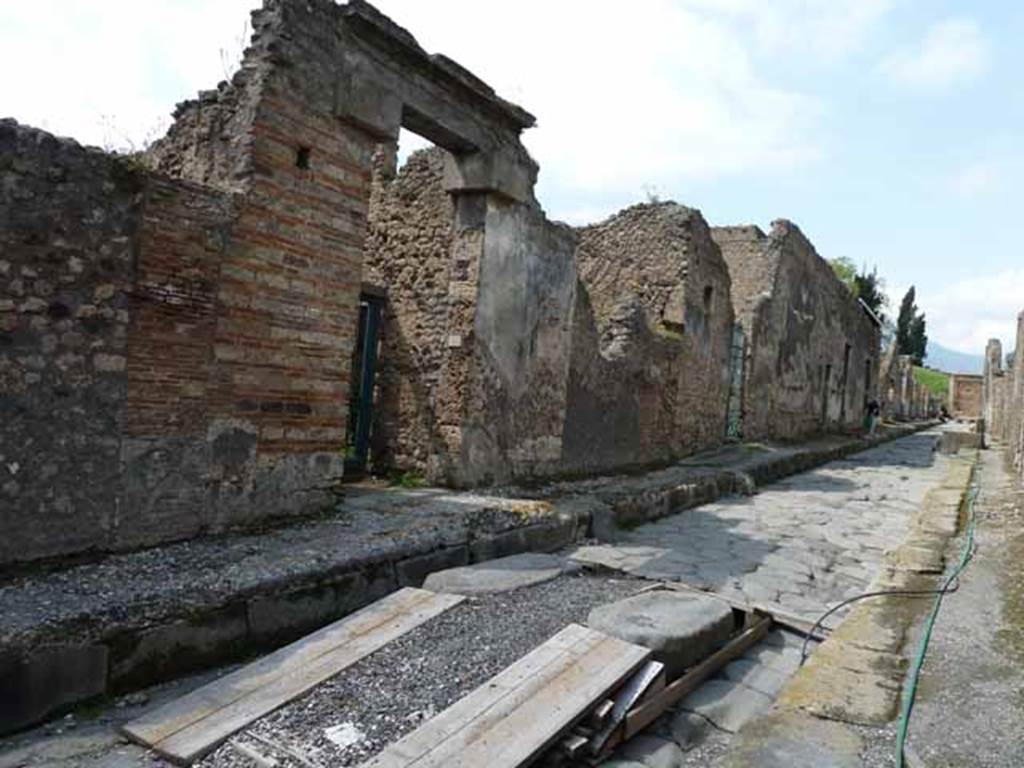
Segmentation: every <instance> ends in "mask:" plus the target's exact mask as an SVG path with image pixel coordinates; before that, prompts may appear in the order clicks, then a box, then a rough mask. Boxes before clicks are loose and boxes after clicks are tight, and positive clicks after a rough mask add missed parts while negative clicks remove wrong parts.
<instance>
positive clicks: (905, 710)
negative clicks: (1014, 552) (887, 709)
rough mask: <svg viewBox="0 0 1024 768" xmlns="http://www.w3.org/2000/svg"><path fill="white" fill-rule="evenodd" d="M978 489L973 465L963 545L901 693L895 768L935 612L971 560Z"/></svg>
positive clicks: (901, 762) (899, 764) (899, 762)
mask: <svg viewBox="0 0 1024 768" xmlns="http://www.w3.org/2000/svg"><path fill="white" fill-rule="evenodd" d="M979 489H980V486H979V482H978V464H977V462H975V464H974V467H973V468H972V469H971V484H970V490H969V491H968V492H967V529H966V534H967V538H966V540H965V541H964V548H963V551H962V552H961V553H960V560H959V561H958V562H957V564H956V567H955V568H953V570H952V571H951V572H950V574H949V576H947V577H946V580H945V581H944V582H943V584H942V589H940V590H938V591H937V593H936V595H935V601H934V603H932V610H931V613H930V614H929V615H928V621H927V623H926V624H925V627H924V634H922V635H921V642H920V644H919V645H918V648H917V655H916V656H915V657H914V663H913V666H912V667H911V671H910V676H909V677H908V678H907V684H906V687H905V688H904V689H903V706H902V708H901V711H900V721H899V727H898V729H897V731H896V768H903V766H904V756H903V750H904V746H905V745H906V742H907V729H908V728H909V727H910V713H911V712H912V711H913V710H914V697H915V696H916V695H917V681H918V678H919V677H920V675H921V667H923V666H924V657H925V655H926V654H927V653H928V643H929V641H930V640H931V637H932V629H934V627H935V620H936V619H937V618H938V615H939V609H940V608H941V607H942V598H944V597H945V596H946V593H947V592H951V591H953V590H951V589H950V585H951V584H952V583H953V582H954V581H955V580H956V578H957V577H958V576H959V575H960V574H961V573H962V572H963V570H964V568H966V567H967V563H969V562H970V560H971V558H972V557H973V556H974V523H975V516H974V502H975V501H976V500H977V498H978V493H979Z"/></svg>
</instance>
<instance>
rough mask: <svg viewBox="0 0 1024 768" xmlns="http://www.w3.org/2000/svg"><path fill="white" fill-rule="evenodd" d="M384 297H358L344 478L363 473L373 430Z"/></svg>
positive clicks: (369, 294)
mask: <svg viewBox="0 0 1024 768" xmlns="http://www.w3.org/2000/svg"><path fill="white" fill-rule="evenodd" d="M383 309H384V297H383V295H382V294H380V293H377V292H373V293H370V292H366V291H364V292H363V293H362V294H361V295H360V297H359V325H358V330H357V333H356V343H355V345H354V346H353V349H352V360H351V363H350V365H351V377H350V378H349V381H350V382H351V389H350V390H349V396H348V434H347V435H346V440H345V475H346V476H350V474H351V475H354V476H357V477H358V476H360V475H362V474H364V473H365V472H366V465H367V460H368V459H369V456H370V437H371V435H372V427H373V403H374V389H375V387H376V381H377V354H378V348H379V346H380V326H381V319H382V316H383Z"/></svg>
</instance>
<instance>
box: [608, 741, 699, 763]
mask: <svg viewBox="0 0 1024 768" xmlns="http://www.w3.org/2000/svg"><path fill="white" fill-rule="evenodd" d="M682 764H683V753H682V751H681V750H680V749H679V747H677V746H676V745H675V744H673V743H672V742H671V741H668V740H667V739H659V738H658V737H657V736H637V737H636V738H634V739H630V741H628V742H627V743H626V744H624V745H623V746H622V747H621V748H620V749H619V750H618V751H617V752H616V753H615V754H614V755H613V756H612V759H611V760H609V761H607V762H605V763H602V764H601V765H602V766H603V767H604V768H634V767H636V768H679V766H681V765H682Z"/></svg>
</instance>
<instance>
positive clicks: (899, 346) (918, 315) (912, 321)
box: [896, 286, 928, 365]
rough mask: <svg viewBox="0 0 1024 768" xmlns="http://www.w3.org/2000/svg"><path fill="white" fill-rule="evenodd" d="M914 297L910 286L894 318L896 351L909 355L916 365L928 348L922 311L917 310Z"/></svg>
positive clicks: (921, 360)
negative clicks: (897, 314)
mask: <svg viewBox="0 0 1024 768" xmlns="http://www.w3.org/2000/svg"><path fill="white" fill-rule="evenodd" d="M915 298H917V296H916V294H915V292H914V286H910V290H908V291H907V295H906V296H904V297H903V301H901V302H900V314H899V316H898V317H897V318H896V351H897V352H899V353H900V354H901V355H910V356H911V357H912V358H913V360H914V362H915V363H916V364H917V365H921V364H922V363H923V362H924V357H925V354H926V353H927V350H928V334H927V332H926V329H927V323H926V322H925V318H924V313H923V312H919V311H918V309H917V304H915V303H914V300H915Z"/></svg>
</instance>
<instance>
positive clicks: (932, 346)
mask: <svg viewBox="0 0 1024 768" xmlns="http://www.w3.org/2000/svg"><path fill="white" fill-rule="evenodd" d="M924 364H925V365H927V366H928V367H929V368H938V369H939V370H940V371H946V372H947V373H979V374H980V373H983V372H984V371H985V356H984V355H969V354H967V353H966V352H957V351H956V350H955V349H950V348H949V347H944V346H942V345H941V344H936V343H935V342H934V341H929V342H928V354H927V355H925V358H924Z"/></svg>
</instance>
